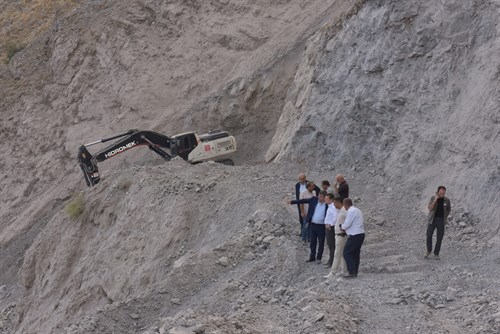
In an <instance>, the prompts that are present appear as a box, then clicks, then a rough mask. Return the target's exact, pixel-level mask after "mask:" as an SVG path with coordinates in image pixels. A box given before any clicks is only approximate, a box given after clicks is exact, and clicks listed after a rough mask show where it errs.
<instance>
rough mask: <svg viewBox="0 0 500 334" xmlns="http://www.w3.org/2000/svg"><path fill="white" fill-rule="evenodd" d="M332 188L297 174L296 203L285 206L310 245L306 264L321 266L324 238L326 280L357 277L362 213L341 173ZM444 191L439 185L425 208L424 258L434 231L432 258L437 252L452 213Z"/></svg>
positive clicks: (362, 240) (428, 252)
mask: <svg viewBox="0 0 500 334" xmlns="http://www.w3.org/2000/svg"><path fill="white" fill-rule="evenodd" d="M335 181H336V183H335V184H334V185H333V186H331V185H330V182H329V181H327V180H325V181H323V182H321V188H319V187H317V186H316V185H315V184H314V182H312V181H308V180H307V178H306V176H305V174H303V173H301V174H300V175H299V182H297V184H296V185H295V200H292V201H288V204H295V205H297V209H298V213H299V222H300V233H299V235H300V237H301V238H302V240H303V242H304V243H307V242H309V246H310V255H309V258H308V259H307V262H317V263H322V259H323V250H324V247H325V239H326V243H327V246H328V251H329V254H328V260H327V261H326V263H325V264H324V265H325V267H327V268H331V269H330V273H329V274H328V275H327V276H325V278H332V277H334V276H342V277H344V278H355V277H357V276H358V269H359V263H360V254H361V246H362V245H363V242H364V240H365V229H364V222H363V213H362V212H361V210H360V209H358V208H357V207H355V206H354V205H353V202H352V200H351V199H350V198H349V185H348V183H347V181H346V180H345V177H344V176H343V175H341V174H339V175H337V176H336V177H335ZM445 193H446V188H445V187H444V186H439V187H438V190H437V192H436V195H435V196H432V197H431V200H430V202H429V205H428V209H429V217H428V226H427V232H426V237H427V250H426V253H425V256H424V258H425V259H428V258H429V255H430V254H431V253H432V250H433V248H432V237H433V234H434V230H437V240H436V244H435V247H434V257H435V259H439V252H440V249H441V243H442V240H443V236H444V226H445V224H446V220H447V218H448V215H449V213H450V211H451V203H450V200H449V199H448V198H447V197H446V196H445Z"/></svg>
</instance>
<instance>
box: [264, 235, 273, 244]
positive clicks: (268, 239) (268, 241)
mask: <svg viewBox="0 0 500 334" xmlns="http://www.w3.org/2000/svg"><path fill="white" fill-rule="evenodd" d="M273 239H274V236H272V235H268V236H267V237H265V238H264V240H262V242H263V243H265V244H270V243H271V241H273Z"/></svg>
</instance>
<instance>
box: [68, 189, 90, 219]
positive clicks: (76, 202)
mask: <svg viewBox="0 0 500 334" xmlns="http://www.w3.org/2000/svg"><path fill="white" fill-rule="evenodd" d="M84 209H85V203H84V202H83V197H82V196H81V195H78V196H77V197H75V198H74V199H73V200H72V201H71V202H69V203H68V204H66V214H67V215H68V217H69V218H71V219H76V218H78V217H79V216H80V215H81V214H82V213H83V210H84Z"/></svg>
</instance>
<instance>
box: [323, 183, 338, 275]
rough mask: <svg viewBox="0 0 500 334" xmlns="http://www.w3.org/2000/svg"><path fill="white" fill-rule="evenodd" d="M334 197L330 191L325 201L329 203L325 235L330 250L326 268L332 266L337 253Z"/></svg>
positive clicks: (336, 210) (336, 211)
mask: <svg viewBox="0 0 500 334" xmlns="http://www.w3.org/2000/svg"><path fill="white" fill-rule="evenodd" d="M323 182H324V181H323ZM333 199H334V195H333V194H332V193H328V194H327V195H326V197H325V202H326V204H327V205H328V211H327V212H326V217H325V235H326V244H327V245H328V250H329V251H330V252H329V257H328V261H326V263H325V267H326V268H330V267H331V266H332V264H333V258H334V254H335V222H336V221H337V213H338V209H336V208H335V205H334V204H333Z"/></svg>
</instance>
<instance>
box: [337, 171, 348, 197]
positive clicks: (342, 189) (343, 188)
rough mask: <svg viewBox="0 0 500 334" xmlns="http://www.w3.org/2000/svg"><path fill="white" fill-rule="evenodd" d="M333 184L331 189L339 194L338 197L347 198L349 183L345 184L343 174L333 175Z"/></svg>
mask: <svg viewBox="0 0 500 334" xmlns="http://www.w3.org/2000/svg"><path fill="white" fill-rule="evenodd" d="M335 181H337V183H335V185H334V186H333V189H334V190H335V191H336V192H337V193H338V194H339V197H340V198H342V200H344V199H345V198H349V185H348V184H347V182H346V180H345V177H344V175H342V174H339V175H337V176H336V177H335Z"/></svg>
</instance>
